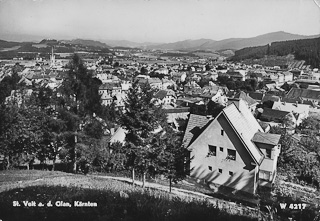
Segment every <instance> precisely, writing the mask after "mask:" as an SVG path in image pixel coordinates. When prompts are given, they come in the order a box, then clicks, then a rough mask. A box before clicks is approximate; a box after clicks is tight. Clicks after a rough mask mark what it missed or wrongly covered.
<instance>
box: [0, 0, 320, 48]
mask: <svg viewBox="0 0 320 221" xmlns="http://www.w3.org/2000/svg"><path fill="white" fill-rule="evenodd" d="M316 3H318V5H317V4H316ZM276 31H285V32H289V33H292V34H301V35H316V34H320V0H0V39H4V40H18V41H22V40H33V39H34V40H39V39H42V38H54V39H59V40H61V39H75V38H83V39H92V40H129V41H135V42H159V43H160V42H161V43H165V42H166V43H167V42H175V41H181V40H186V39H200V38H207V39H213V40H222V39H227V38H237V37H242V38H246V37H254V36H257V35H262V34H266V33H270V32H276Z"/></svg>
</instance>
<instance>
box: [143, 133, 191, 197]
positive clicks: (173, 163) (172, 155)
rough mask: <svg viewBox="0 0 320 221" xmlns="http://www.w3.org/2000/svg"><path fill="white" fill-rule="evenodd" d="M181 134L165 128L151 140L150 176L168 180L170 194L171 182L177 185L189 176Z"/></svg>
mask: <svg viewBox="0 0 320 221" xmlns="http://www.w3.org/2000/svg"><path fill="white" fill-rule="evenodd" d="M182 138H183V133H181V132H175V131H174V130H173V129H172V128H170V127H166V128H165V132H164V133H161V134H158V135H157V136H155V137H154V138H153V141H152V147H153V150H154V151H153V153H152V154H153V155H151V158H155V161H154V163H153V165H152V167H150V168H149V169H150V173H151V174H154V175H156V174H162V175H165V176H166V177H167V178H168V179H169V186H170V192H171V187H172V181H173V182H175V183H177V182H178V181H180V180H182V179H184V178H185V177H186V175H187V174H189V168H187V167H186V165H187V164H188V163H189V162H187V161H188V154H189V152H188V150H187V149H186V148H185V147H184V145H183V144H182Z"/></svg>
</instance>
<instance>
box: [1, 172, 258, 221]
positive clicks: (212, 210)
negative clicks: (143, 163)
mask: <svg viewBox="0 0 320 221" xmlns="http://www.w3.org/2000/svg"><path fill="white" fill-rule="evenodd" d="M27 201H28V202H27ZM81 202H84V203H85V204H82V205H81ZM88 202H90V203H88ZM40 203H41V204H40ZM25 204H28V205H25ZM51 205H52V206H51ZM217 207H218V205H214V204H212V203H210V202H208V201H207V200H201V199H195V198H191V197H179V196H177V195H175V194H170V193H168V192H164V191H160V190H155V189H150V188H144V189H143V188H141V187H138V186H132V185H131V184H128V183H124V182H120V181H116V180H111V179H103V178H99V177H93V176H84V175H73V174H67V173H62V172H48V171H36V170H32V171H26V170H23V171H21V170H20V171H19V170H17V171H1V172H0V219H2V220H35V219H36V220H195V219H198V220H256V219H254V218H252V217H254V216H252V214H231V213H229V212H228V211H227V210H226V209H219V208H217Z"/></svg>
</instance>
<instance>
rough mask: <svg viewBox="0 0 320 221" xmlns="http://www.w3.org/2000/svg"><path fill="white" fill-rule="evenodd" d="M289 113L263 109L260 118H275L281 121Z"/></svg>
mask: <svg viewBox="0 0 320 221" xmlns="http://www.w3.org/2000/svg"><path fill="white" fill-rule="evenodd" d="M289 113H290V112H288V111H281V110H274V109H271V108H264V109H263V113H262V114H261V118H264V117H265V118H277V119H282V118H284V117H285V116H287V114H289Z"/></svg>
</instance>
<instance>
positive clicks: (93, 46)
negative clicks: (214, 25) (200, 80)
mask: <svg viewBox="0 0 320 221" xmlns="http://www.w3.org/2000/svg"><path fill="white" fill-rule="evenodd" d="M316 37H320V35H313V36H304V35H296V34H290V33H287V32H283V31H280V32H273V33H268V34H264V35H259V36H256V37H252V38H229V39H224V40H220V41H215V40H212V39H197V40H185V41H178V42H173V43H165V44H162V43H151V42H144V43H137V42H132V41H127V40H99V41H97V40H85V39H74V40H54V39H44V40H42V41H40V42H38V43H34V42H14V41H12V42H11V41H3V40H0V51H13V50H18V51H23V50H28V51H32V52H39V51H41V52H44V51H46V50H45V49H49V48H51V46H55V48H56V49H57V52H58V51H59V50H61V51H64V52H66V51H70V52H74V51H77V50H89V51H92V50H99V49H100V50H103V51H107V50H108V49H110V48H112V47H126V48H127V47H131V48H143V49H163V50H176V51H177V50H180V51H187V52H191V51H199V50H201V51H203V50H208V51H220V52H221V51H225V50H229V51H233V52H234V51H236V50H239V49H242V48H246V47H255V46H261V45H267V44H271V43H272V42H278V41H288V40H296V39H309V38H316ZM59 48H60V49H59Z"/></svg>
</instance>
